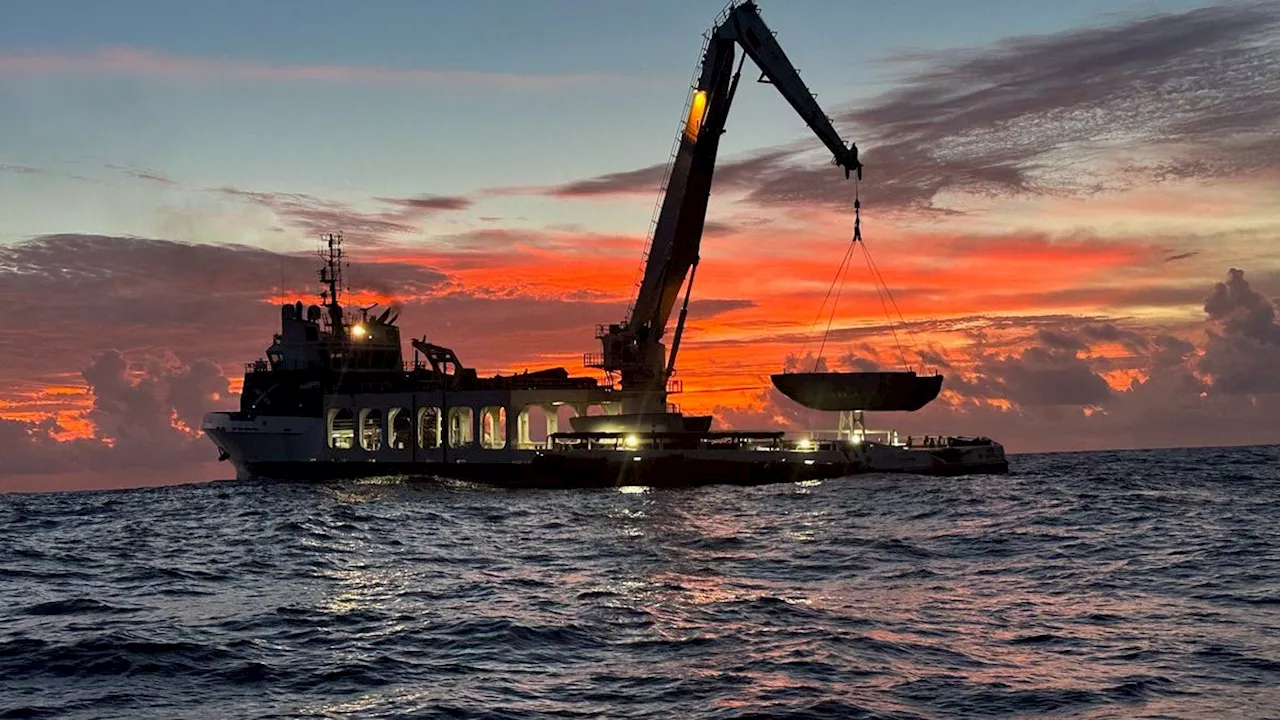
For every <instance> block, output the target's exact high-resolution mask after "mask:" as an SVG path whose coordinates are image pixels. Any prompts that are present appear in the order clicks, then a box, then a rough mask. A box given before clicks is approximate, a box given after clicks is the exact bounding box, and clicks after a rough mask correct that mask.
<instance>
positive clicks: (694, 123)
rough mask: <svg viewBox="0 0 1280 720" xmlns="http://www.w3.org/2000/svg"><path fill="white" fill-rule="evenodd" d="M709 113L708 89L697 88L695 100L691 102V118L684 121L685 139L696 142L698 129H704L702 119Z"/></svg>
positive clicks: (694, 94)
mask: <svg viewBox="0 0 1280 720" xmlns="http://www.w3.org/2000/svg"><path fill="white" fill-rule="evenodd" d="M706 114H707V91H706V90H695V91H694V93H693V102H691V103H689V118H688V119H687V120H685V123H684V139H685V140H688V141H689V142H694V141H696V140H697V139H698V131H699V130H701V129H702V119H703V117H704V116H705V115H706Z"/></svg>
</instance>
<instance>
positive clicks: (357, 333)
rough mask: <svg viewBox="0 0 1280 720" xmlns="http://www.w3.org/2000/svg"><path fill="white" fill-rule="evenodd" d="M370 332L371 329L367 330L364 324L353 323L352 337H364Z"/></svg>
mask: <svg viewBox="0 0 1280 720" xmlns="http://www.w3.org/2000/svg"><path fill="white" fill-rule="evenodd" d="M368 333H369V331H368V330H365V329H364V326H363V325H352V326H351V335H352V337H356V338H362V337H364V336H365V335H367V334H368Z"/></svg>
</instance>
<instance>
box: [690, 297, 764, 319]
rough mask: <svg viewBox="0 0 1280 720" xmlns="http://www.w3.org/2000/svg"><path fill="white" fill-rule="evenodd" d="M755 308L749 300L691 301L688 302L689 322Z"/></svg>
mask: <svg viewBox="0 0 1280 720" xmlns="http://www.w3.org/2000/svg"><path fill="white" fill-rule="evenodd" d="M755 306H756V304H755V303H754V302H752V301H750V300H717V299H715V298H707V299H706V300H691V301H690V302H689V318H690V319H691V320H692V319H698V320H705V319H707V318H711V317H715V316H716V315H723V314H724V313H727V312H733V311H734V310H743V309H746V308H753V307H755Z"/></svg>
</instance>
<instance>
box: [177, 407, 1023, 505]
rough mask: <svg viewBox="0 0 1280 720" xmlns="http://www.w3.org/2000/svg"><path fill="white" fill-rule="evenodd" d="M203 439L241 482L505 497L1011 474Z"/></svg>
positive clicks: (986, 460) (894, 457)
mask: <svg viewBox="0 0 1280 720" xmlns="http://www.w3.org/2000/svg"><path fill="white" fill-rule="evenodd" d="M203 427H204V430H205V432H206V433H207V434H208V435H209V436H210V438H211V439H212V440H213V441H214V443H215V444H216V445H217V446H218V447H219V448H220V449H221V451H222V455H223V456H224V459H226V460H228V461H230V462H231V463H232V464H233V465H234V466H235V468H236V476H237V477H238V478H241V479H269V480H287V481H302V482H324V481H331V480H344V479H360V478H374V477H405V478H417V479H446V480H457V481H462V482H469V483H476V484H479V485H486V486H492V487H502V488H607V487H624V486H647V487H655V488H678V487H695V486H701V485H764V484H770V483H780V482H797V481H804V480H823V479H831V478H839V477H847V476H852V475H860V474H867V473H911V474H917V475H967V474H995V473H1004V472H1007V471H1008V468H1009V465H1008V461H1007V460H1006V458H1005V454H1004V449H1003V448H1002V447H1001V446H1000V445H999V444H996V443H990V444H981V445H972V446H959V447H934V448H907V447H903V446H900V445H889V444H881V443H874V442H866V443H859V444H856V445H855V444H851V443H845V444H828V445H827V446H825V448H824V449H819V450H812V451H800V450H794V449H791V450H785V449H774V450H760V449H741V448H733V449H671V450H664V449H652V448H645V449H638V450H628V449H625V448H624V449H603V450H600V449H597V450H572V449H570V450H554V449H545V448H543V449H524V450H520V449H509V448H494V449H480V448H466V449H464V448H441V449H439V450H436V451H434V452H427V451H422V450H395V449H386V450H381V451H363V450H359V449H356V450H350V449H347V450H336V449H333V448H329V447H328V446H327V445H326V444H325V443H324V442H323V434H322V432H321V431H322V430H323V423H322V422H321V421H318V420H314V419H309V418H287V417H286V418H257V419H237V418H235V417H234V416H232V415H230V414H226V413H214V414H211V415H210V416H209V417H206V419H205V423H204V426H203Z"/></svg>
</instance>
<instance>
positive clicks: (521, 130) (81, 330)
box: [0, 0, 1280, 491]
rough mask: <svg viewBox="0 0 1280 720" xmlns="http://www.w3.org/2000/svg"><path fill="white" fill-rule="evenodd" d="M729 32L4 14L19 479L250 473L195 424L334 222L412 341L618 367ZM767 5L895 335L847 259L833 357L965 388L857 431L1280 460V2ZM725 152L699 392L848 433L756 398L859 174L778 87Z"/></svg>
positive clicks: (571, 10)
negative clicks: (1250, 451)
mask: <svg viewBox="0 0 1280 720" xmlns="http://www.w3.org/2000/svg"><path fill="white" fill-rule="evenodd" d="M721 7H722V3H720V2H719V1H718V0H717V1H715V2H700V1H699V2H645V3H641V2H634V1H633V2H629V3H623V2H620V1H615V0H606V1H600V2H587V1H586V0H576V1H569V0H549V1H546V2H536V3H532V2H505V1H504V2H499V1H498V0H492V1H486V2H472V3H459V2H410V1H408V0H404V1H402V2H390V1H388V2H379V3H365V4H352V3H339V2H301V1H297V2H283V1H282V2H273V3H259V2H248V1H238V0H237V1H232V2H223V3H218V4H208V3H204V4H196V3H172V2H162V1H160V0H154V1H152V2H141V1H131V2H120V3H112V4H109V5H108V4H105V3H97V4H90V3H83V2H61V1H46V2H41V3H22V4H15V5H14V6H12V7H10V8H6V11H5V22H4V23H3V24H0V108H3V110H2V111H0V218H2V219H3V222H0V301H2V302H3V303H4V306H5V307H6V311H5V321H4V322H3V324H0V459H2V460H0V491H3V490H14V489H24V490H30V489H40V488H48V489H65V488H72V487H103V486H119V485H131V484H145V483H153V482H176V481H183V480H199V479H211V478H219V477H230V476H232V475H233V474H234V471H233V470H232V469H231V468H230V466H228V465H226V464H222V465H218V464H216V463H215V462H213V460H214V458H215V457H216V450H215V449H214V448H213V446H212V444H211V443H209V442H208V441H207V440H206V439H204V438H200V437H196V435H195V433H194V432H193V430H192V428H194V427H195V426H197V425H198V423H199V418H200V416H201V414H202V413H203V412H205V411H206V410H211V409H220V408H231V407H234V406H235V405H236V402H237V396H236V395H235V392H236V390H237V389H238V387H239V382H240V376H241V374H242V372H243V363H245V362H247V361H250V360H253V359H255V358H256V357H258V356H260V354H261V353H262V351H263V350H264V349H265V347H266V345H268V344H269V343H270V340H271V334H272V332H273V330H274V326H275V325H276V323H277V322H278V319H279V313H278V311H277V310H276V308H275V307H274V305H273V303H275V302H276V301H277V300H278V299H279V298H281V297H282V296H285V297H290V298H293V297H296V298H301V299H304V300H309V298H310V297H311V294H312V293H314V292H315V291H316V288H314V287H313V280H314V277H315V275H314V269H315V267H316V260H315V257H314V255H313V253H314V250H315V248H316V244H317V240H318V237H319V235H320V234H321V233H324V232H342V233H344V235H345V236H346V239H347V244H348V245H347V247H348V251H349V253H350V255H351V257H352V260H353V264H352V272H351V275H350V281H351V285H352V288H353V290H355V291H357V293H358V294H359V296H360V298H361V299H363V300H367V301H369V302H372V301H375V300H376V301H382V302H389V303H394V304H396V305H398V306H402V307H403V314H402V320H401V322H400V325H401V326H402V327H403V328H404V329H405V330H404V332H405V334H406V335H413V336H422V335H424V334H425V335H427V336H428V338H429V339H430V340H431V341H432V342H435V343H438V344H443V345H448V346H451V347H453V348H454V349H455V350H457V352H458V354H459V355H460V357H461V358H462V360H463V362H464V363H466V364H469V365H471V366H475V367H477V368H479V369H480V370H481V372H482V373H496V372H503V371H509V370H517V371H518V370H521V369H525V368H529V369H533V368H536V367H543V366H548V365H564V366H565V367H568V368H569V369H570V370H571V371H574V372H582V373H590V372H592V371H589V370H583V369H581V367H580V366H581V354H582V353H583V352H585V351H593V350H598V349H599V348H598V343H596V341H594V340H593V338H592V334H593V333H592V330H593V328H594V326H595V325H596V324H597V323H605V322H617V321H619V320H621V319H622V318H623V315H624V314H625V312H626V306H627V302H628V300H629V299H630V297H631V293H632V290H633V286H634V282H635V280H636V278H637V270H638V264H639V262H640V256H641V253H642V251H643V249H644V246H645V241H646V237H647V236H646V233H647V230H648V227H649V221H650V218H651V215H652V213H653V209H654V204H655V202H656V201H657V200H658V185H659V183H660V181H661V178H662V174H663V170H664V167H665V164H666V160H667V158H668V155H669V152H670V149H671V145H672V141H673V139H674V137H675V133H676V131H677V128H678V127H679V124H680V121H681V120H682V119H683V118H682V109H683V102H684V99H685V95H686V91H687V89H688V83H689V79H690V77H691V76H692V75H693V74H694V72H695V70H696V64H697V61H698V59H699V58H698V57H697V55H698V49H699V45H700V43H701V37H700V35H701V33H703V32H704V31H705V30H706V29H708V27H709V26H710V24H711V22H712V21H713V19H714V18H715V16H716V14H717V13H718V12H719V11H720V9H721ZM761 13H762V16H763V17H764V19H765V22H767V23H768V24H769V25H770V26H771V27H772V28H773V29H774V30H775V31H777V34H778V40H779V42H780V43H781V45H782V46H783V48H784V49H785V50H786V51H787V53H788V54H789V56H790V57H791V59H792V61H793V62H794V64H795V65H796V66H797V67H799V68H800V69H801V74H802V77H803V78H804V79H805V81H806V82H807V83H808V84H809V87H810V89H811V90H813V91H814V92H815V93H817V95H818V101H819V103H821V104H822V105H823V107H824V108H825V109H826V110H827V112H828V114H829V115H830V116H831V117H832V118H833V119H834V120H835V121H836V125H837V127H838V128H839V129H840V131H841V133H842V134H843V135H844V136H845V137H846V139H849V140H853V141H856V142H857V143H858V145H859V147H860V149H861V151H862V159H863V161H864V163H865V164H866V176H865V180H864V181H863V183H862V185H861V189H860V194H861V198H862V200H863V231H864V237H865V238H866V241H867V242H866V248H867V249H868V250H869V251H870V254H871V258H872V259H874V261H875V263H876V265H877V266H878V267H879V270H880V272H881V273H882V275H883V277H884V279H885V281H886V283H887V284H888V286H889V288H890V289H891V290H892V292H893V298H894V299H895V300H896V302H897V306H898V309H899V310H900V311H901V314H902V316H903V320H901V321H899V320H898V318H897V313H893V312H892V307H890V311H891V315H892V317H893V319H894V320H895V321H897V322H896V326H895V328H894V329H896V330H897V332H898V339H899V340H900V341H901V345H902V352H901V353H900V352H899V349H898V346H897V343H896V342H895V338H894V336H893V334H892V332H891V330H890V323H888V318H887V317H886V312H885V309H884V307H883V305H882V303H881V300H880V298H879V296H878V295H877V293H876V289H875V286H874V285H873V284H872V282H871V276H870V272H869V270H868V268H867V265H866V261H865V259H864V257H863V254H862V251H861V250H857V251H856V252H855V254H854V259H853V264H852V267H851V269H850V271H849V273H848V276H847V278H846V282H845V284H844V286H843V290H842V292H841V295H840V302H839V305H838V307H837V311H836V314H835V317H834V321H833V322H832V331H831V335H830V337H829V338H828V340H827V343H826V345H825V352H824V357H823V359H822V362H823V363H825V364H826V366H828V367H831V368H840V369H860V368H869V367H888V368H897V367H902V366H903V365H904V363H905V364H907V365H910V366H913V367H916V368H917V369H937V370H939V371H941V372H942V373H943V374H944V375H946V376H947V379H946V382H945V384H944V391H943V395H942V397H941V398H940V399H939V400H938V401H937V402H935V403H934V404H933V405H931V406H929V407H928V408H926V409H925V410H923V411H921V412H918V413H914V414H910V415H885V416H880V417H872V418H869V420H870V423H871V424H873V425H877V426H894V427H897V428H899V429H900V430H903V431H932V432H942V433H952V434H987V435H991V436H992V437H995V438H996V439H998V440H1001V441H1002V442H1004V443H1005V444H1006V446H1007V447H1008V448H1009V449H1010V450H1011V451H1014V452H1018V451H1042V450H1074V449H1091V448H1104V447H1107V448H1109V447H1153V446H1169V445H1214V444H1238V443H1275V442H1280V324H1277V322H1276V316H1275V310H1274V308H1275V306H1276V304H1277V298H1280V252H1277V249H1276V246H1275V241H1276V239H1277V238H1280V140H1277V138H1280V72H1277V67H1280V4H1277V3H1275V2H1224V3H1217V4H1214V3H1204V2H1182V1H1180V0H1161V1H1160V2H1155V1H1133V0H1106V1H1105V2H1104V1H1102V0H1097V1H1095V0H1073V1H1071V2H1057V3H1041V2H1036V3H1027V2H1012V1H1005V2H1000V1H997V0H982V1H981V2H966V3H950V2H940V1H927V2H926V1H925V0H908V1H906V2H895V3H885V2H874V3H873V2H869V1H864V0H787V1H786V2H783V1H781V0H773V1H772V2H769V1H768V0H761ZM746 74H747V73H744V75H746ZM754 77H755V75H754V74H751V75H750V79H754ZM727 128H728V129H727V133H726V134H725V136H724V138H723V141H722V143H721V152H720V159H721V160H720V164H719V169H718V171H717V175H716V183H715V186H714V192H713V196H712V199H711V209H710V211H709V222H708V227H707V232H706V234H705V236H704V239H703V246H702V258H703V262H702V263H701V265H700V268H699V273H698V285H697V287H696V289H695V299H694V302H693V306H692V310H691V318H690V327H689V329H688V331H687V333H686V335H685V340H684V345H683V349H682V353H681V358H680V359H681V362H680V367H679V377H680V378H682V379H683V382H684V387H685V389H686V392H685V393H684V394H682V395H679V396H674V397H673V398H672V400H673V401H675V402H678V403H680V405H681V406H682V408H683V409H684V411H685V412H711V413H714V414H716V415H717V417H718V419H719V421H720V423H721V424H722V425H726V426H733V427H765V426H776V425H782V426H784V427H789V428H816V427H826V426H829V425H834V418H829V417H825V416H822V415H821V414H816V413H809V412H807V411H804V410H802V409H800V408H799V407H798V406H796V405H794V404H792V403H790V402H789V401H787V400H786V399H785V398H781V397H780V396H779V395H777V393H776V392H774V391H772V390H771V389H770V387H769V381H768V375H769V374H770V373H771V372H777V371H779V370H781V369H782V368H783V367H787V366H790V367H800V366H803V367H813V365H814V363H815V362H816V361H817V358H816V357H808V356H806V353H810V354H811V353H815V352H816V351H817V348H818V345H819V343H820V341H821V335H822V330H823V329H824V328H825V326H826V318H825V317H824V318H823V319H822V320H821V321H820V322H818V323H817V324H815V322H814V321H815V318H816V317H817V316H818V315H819V310H820V308H821V306H822V302H823V298H824V295H826V293H827V291H828V288H829V287H830V285H831V282H832V277H833V276H834V275H835V274H836V270H837V267H838V266H839V264H840V262H841V258H842V257H843V256H844V254H845V250H846V248H847V246H848V243H849V237H850V232H851V227H852V202H853V192H854V187H853V183H852V182H849V181H846V180H845V179H844V177H843V174H842V173H841V172H839V171H838V170H837V169H836V168H833V167H832V166H831V165H830V164H829V161H830V158H829V156H828V155H827V154H826V152H825V151H824V150H823V149H822V147H821V144H820V143H819V142H818V141H817V140H816V139H815V138H813V137H812V135H811V134H810V133H809V132H808V130H807V129H806V127H805V125H804V123H803V122H802V121H801V120H800V119H799V118H798V117H796V116H795V115H794V113H793V112H792V111H791V110H790V108H789V107H788V106H787V105H786V103H785V102H784V101H783V100H782V99H781V98H780V97H779V96H778V95H777V93H776V91H775V90H774V89H773V88H771V87H769V86H768V85H758V84H755V83H748V82H744V83H743V87H742V88H741V90H740V91H739V93H738V95H737V99H736V102H735V105H734V108H733V110H732V112H731V114H730V117H729V121H728V124H727ZM1015 462H1016V461H1015Z"/></svg>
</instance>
